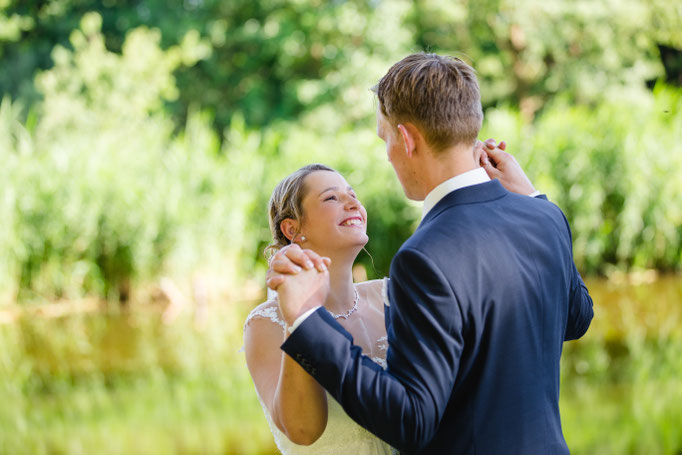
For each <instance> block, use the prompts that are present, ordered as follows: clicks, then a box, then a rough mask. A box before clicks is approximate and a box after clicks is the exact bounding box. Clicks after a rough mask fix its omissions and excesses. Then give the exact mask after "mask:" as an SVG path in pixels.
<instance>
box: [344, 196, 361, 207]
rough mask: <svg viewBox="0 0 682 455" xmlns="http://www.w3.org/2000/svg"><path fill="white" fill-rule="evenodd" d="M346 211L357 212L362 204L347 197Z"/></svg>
mask: <svg viewBox="0 0 682 455" xmlns="http://www.w3.org/2000/svg"><path fill="white" fill-rule="evenodd" d="M345 206H346V210H357V209H359V208H360V202H359V201H358V200H357V199H355V198H354V197H352V196H346V203H345Z"/></svg>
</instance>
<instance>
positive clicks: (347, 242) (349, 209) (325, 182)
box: [300, 171, 369, 252]
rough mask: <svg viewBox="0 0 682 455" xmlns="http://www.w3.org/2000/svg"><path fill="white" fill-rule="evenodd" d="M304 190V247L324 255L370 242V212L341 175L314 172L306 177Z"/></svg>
mask: <svg viewBox="0 0 682 455" xmlns="http://www.w3.org/2000/svg"><path fill="white" fill-rule="evenodd" d="M305 189H306V195H305V197H304V198H303V204H302V208H303V220H302V223H301V228H300V232H301V235H303V236H305V238H306V240H305V242H301V243H302V246H303V247H305V248H311V249H313V250H315V251H320V252H324V251H330V250H334V249H337V248H348V247H354V246H355V247H363V246H364V245H365V244H366V243H367V241H368V240H369V238H368V237H367V211H366V210H365V208H364V207H363V206H362V204H361V203H360V201H359V200H358V199H357V197H356V195H355V192H354V191H353V188H351V187H350V185H348V182H346V180H345V179H344V178H343V177H342V176H341V175H340V174H338V173H336V172H330V171H315V172H312V173H311V174H310V175H308V176H307V177H306V178H305Z"/></svg>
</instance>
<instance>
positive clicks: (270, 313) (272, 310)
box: [244, 305, 286, 330]
mask: <svg viewBox="0 0 682 455" xmlns="http://www.w3.org/2000/svg"><path fill="white" fill-rule="evenodd" d="M256 318H265V319H270V320H271V321H272V322H274V323H275V324H279V325H280V326H282V329H284V328H286V323H285V322H284V321H283V320H282V319H281V318H280V317H279V311H278V308H277V306H264V305H261V306H258V307H256V308H254V309H253V311H251V313H249V315H248V317H247V318H246V322H244V330H246V327H247V326H248V325H249V323H250V322H251V321H252V320H254V319H256Z"/></svg>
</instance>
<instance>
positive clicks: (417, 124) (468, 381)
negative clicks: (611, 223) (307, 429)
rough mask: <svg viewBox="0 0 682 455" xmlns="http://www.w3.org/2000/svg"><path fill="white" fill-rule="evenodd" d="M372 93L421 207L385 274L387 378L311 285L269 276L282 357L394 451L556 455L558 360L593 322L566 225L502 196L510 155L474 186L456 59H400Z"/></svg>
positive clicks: (402, 174) (468, 107) (548, 211)
mask: <svg viewBox="0 0 682 455" xmlns="http://www.w3.org/2000/svg"><path fill="white" fill-rule="evenodd" d="M375 91H376V94H377V98H378V110H377V133H378V135H379V136H380V137H381V138H382V139H383V140H384V141H385V142H386V151H387V154H388V159H389V160H390V162H391V164H392V165H393V167H394V169H395V172H396V174H397V176H398V179H399V180H400V183H401V184H402V186H403V188H404V190H405V194H406V195H407V197H408V198H410V199H413V200H424V215H423V218H422V221H421V223H420V224H419V227H418V228H417V230H416V232H415V233H414V235H412V237H410V238H409V239H408V240H407V241H406V242H405V244H404V245H403V246H402V247H401V248H400V250H399V251H398V253H397V254H396V255H395V257H394V258H393V261H392V263H391V271H390V282H389V286H388V298H387V301H386V302H385V303H386V324H387V333H388V341H389V345H390V349H389V351H388V355H387V365H388V366H387V369H386V370H383V369H382V368H381V367H379V366H378V365H376V364H375V363H373V362H371V361H370V360H369V359H368V358H367V357H366V356H363V355H362V353H361V350H360V348H358V347H357V346H354V345H353V344H352V338H351V337H350V335H349V334H348V333H347V332H346V331H345V330H344V329H343V328H341V326H340V325H339V324H337V323H336V322H335V320H334V319H333V318H332V317H331V316H330V315H329V314H328V313H327V312H326V311H324V309H322V308H321V307H320V306H321V304H322V303H323V302H324V300H325V297H326V296H325V292H326V288H325V284H324V280H325V277H324V274H298V275H292V276H287V277H286V278H282V280H283V284H282V285H281V286H280V287H279V288H278V291H279V293H280V308H281V311H282V314H283V316H284V317H285V319H286V320H287V322H288V323H289V325H290V326H292V328H293V330H292V331H291V334H290V335H289V337H288V338H287V340H286V341H285V342H284V344H283V345H282V349H283V350H284V351H285V352H286V353H287V354H288V355H290V356H291V357H292V358H293V359H294V360H296V361H297V362H298V363H299V364H300V365H301V366H302V367H303V368H305V369H306V370H307V371H308V372H309V373H311V374H312V375H313V376H314V377H315V379H316V380H317V381H318V382H319V383H320V384H322V386H324V388H325V389H327V390H328V391H329V393H330V394H331V395H332V396H333V397H334V398H335V399H336V400H337V401H339V403H341V405H342V406H343V408H344V410H345V411H346V412H347V413H348V414H349V415H350V416H351V417H352V418H353V419H354V420H355V421H357V422H358V423H360V424H361V425H362V426H363V427H365V428H367V429H368V430H369V431H371V432H372V433H374V434H376V435H377V436H378V437H380V438H381V439H383V440H385V441H387V442H388V443H390V444H391V445H392V446H393V447H395V448H397V449H399V450H400V451H401V452H402V453H415V454H417V453H418V454H478V455H481V454H567V453H569V451H568V447H567V445H566V442H565V440H564V437H563V433H562V430H561V420H560V416H559V376H560V375H559V360H560V357H561V351H562V345H563V342H564V341H566V340H572V339H576V338H579V337H581V336H582V335H583V334H584V333H585V332H586V330H587V328H588V327H589V324H590V321H591V319H592V315H593V311H592V300H591V298H590V296H589V294H588V291H587V289H586V287H585V285H584V283H583V281H582V279H581V277H580V274H579V273H578V271H577V269H576V267H575V265H574V262H573V254H572V240H571V233H570V229H569V226H568V223H567V221H566V218H565V217H564V215H563V213H562V212H561V210H560V209H559V208H558V207H556V206H555V205H554V204H552V203H550V202H548V201H547V200H546V199H545V198H544V197H542V196H541V197H529V195H530V196H533V194H530V193H532V192H533V191H534V188H532V185H530V182H528V181H524V180H523V179H521V180H520V181H519V180H517V181H515V182H513V183H514V184H518V185H520V187H521V190H522V192H524V193H525V195H521V194H516V193H512V192H509V191H508V190H507V189H505V188H504V187H503V185H502V184H501V183H500V181H501V180H502V181H503V182H504V178H505V176H507V174H505V172H504V166H507V167H508V168H513V167H514V164H515V163H513V162H510V161H508V160H510V159H511V157H510V156H509V155H505V154H503V153H500V152H499V151H496V152H494V153H493V154H492V155H491V158H492V163H489V164H487V166H486V170H487V171H488V172H487V173H486V170H483V169H481V168H480V167H479V163H478V162H477V158H476V157H475V154H474V144H475V142H476V138H477V136H478V133H479V129H480V127H481V122H482V118H483V114H482V110H481V102H480V95H479V89H478V83H477V81H476V77H475V74H474V71H473V69H471V68H470V67H469V66H467V65H466V64H465V63H464V62H462V61H461V60H459V59H454V58H449V57H442V56H438V55H435V54H414V55H410V56H408V57H406V58H405V59H403V60H401V61H400V62H398V63H397V64H395V65H394V66H393V67H392V68H391V69H390V70H389V72H388V73H387V74H386V75H385V76H384V77H383V78H382V79H381V81H380V82H379V84H378V85H377V87H376V88H375ZM489 175H492V176H494V177H500V179H494V180H491V179H490V177H489ZM279 254H280V255H282V256H286V254H287V253H286V252H281V253H279ZM302 289H304V290H305V292H301V290H302Z"/></svg>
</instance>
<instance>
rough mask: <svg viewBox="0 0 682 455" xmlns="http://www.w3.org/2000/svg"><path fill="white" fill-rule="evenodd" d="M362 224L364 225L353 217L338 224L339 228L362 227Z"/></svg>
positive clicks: (357, 218)
mask: <svg viewBox="0 0 682 455" xmlns="http://www.w3.org/2000/svg"><path fill="white" fill-rule="evenodd" d="M363 224H365V222H364V220H363V219H362V218H361V217H359V216H353V217H351V218H346V219H345V220H343V221H342V222H341V223H339V226H344V227H353V226H362V225H363Z"/></svg>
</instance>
